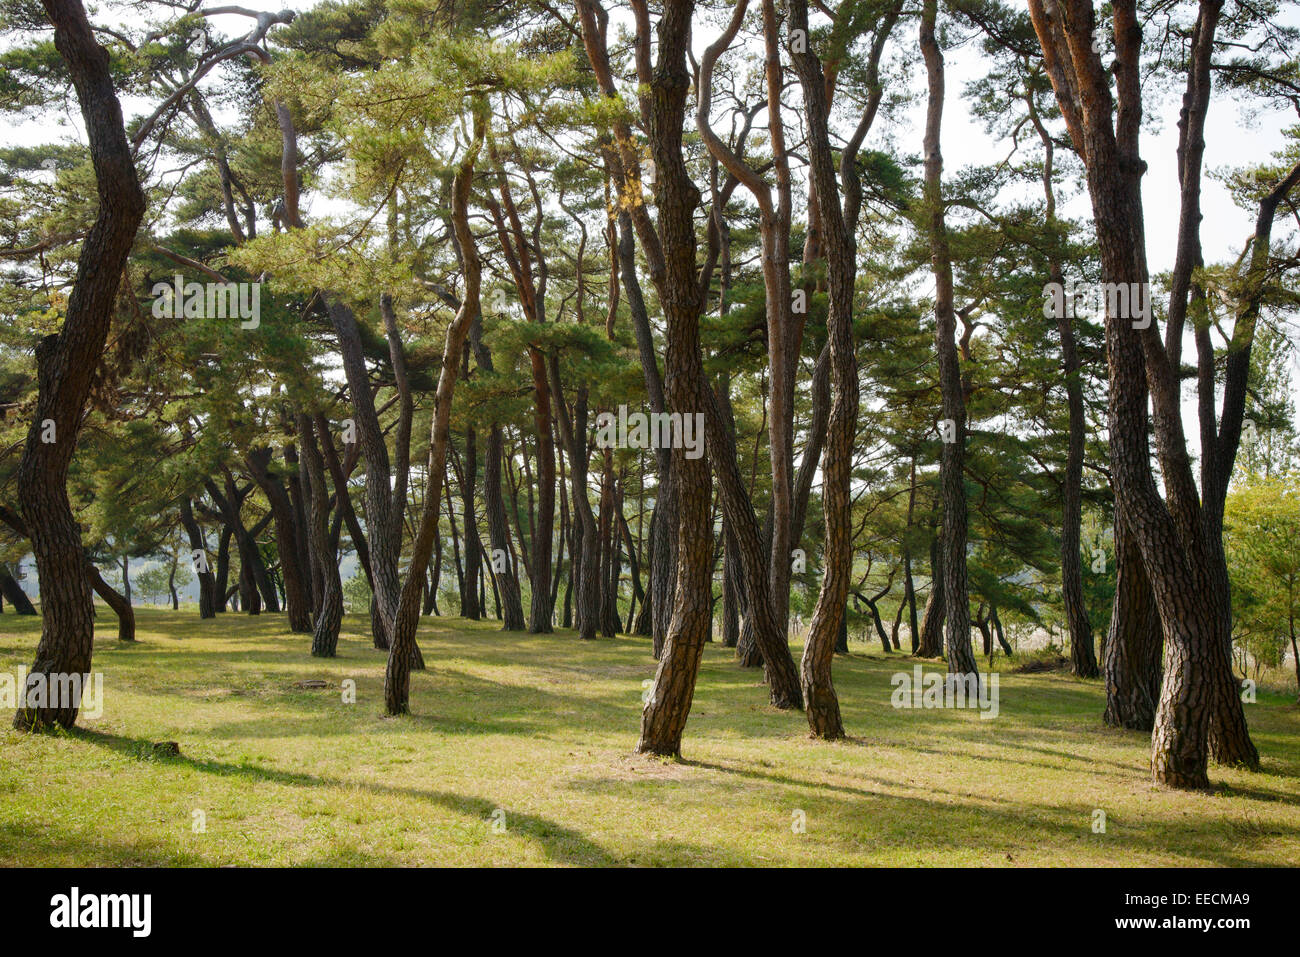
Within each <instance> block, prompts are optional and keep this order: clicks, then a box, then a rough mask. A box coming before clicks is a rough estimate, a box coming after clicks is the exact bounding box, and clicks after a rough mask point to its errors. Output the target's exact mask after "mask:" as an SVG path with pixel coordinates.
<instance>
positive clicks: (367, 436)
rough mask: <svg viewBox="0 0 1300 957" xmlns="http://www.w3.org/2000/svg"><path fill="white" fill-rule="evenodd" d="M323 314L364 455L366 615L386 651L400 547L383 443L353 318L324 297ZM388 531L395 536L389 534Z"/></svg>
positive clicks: (377, 642)
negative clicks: (369, 597) (372, 610)
mask: <svg viewBox="0 0 1300 957" xmlns="http://www.w3.org/2000/svg"><path fill="white" fill-rule="evenodd" d="M328 312H329V317H330V321H331V323H332V324H333V326H334V332H335V335H336V336H337V337H338V342H339V354H340V356H341V357H342V360H343V372H344V375H345V376H346V377H347V382H348V394H349V395H350V396H351V398H352V410H351V411H352V419H353V423H354V425H355V426H356V435H357V440H358V442H359V443H360V445H361V452H362V454H363V455H364V456H365V459H366V494H365V504H366V509H365V514H366V532H367V539H368V545H369V549H370V571H371V587H372V589H373V594H374V604H375V606H376V614H374V615H372V616H371V632H372V637H373V639H374V645H375V647H376V648H379V649H387V648H388V647H389V644H390V635H391V630H392V622H393V616H394V614H395V613H396V609H397V596H398V592H399V590H400V588H401V582H400V580H399V578H398V572H397V560H398V555H399V554H400V551H401V540H400V537H399V536H400V534H401V518H400V516H399V517H398V521H397V523H396V526H394V523H393V521H392V514H391V512H392V484H391V483H392V470H391V467H390V460H389V457H388V443H387V441H386V440H385V439H384V433H383V429H382V427H381V426H380V424H379V415H378V413H377V411H376V410H375V403H374V396H373V395H372V394H371V391H370V376H369V374H368V373H367V371H366V363H365V354H364V352H363V351H362V346H361V333H360V331H359V330H358V329H357V321H356V316H355V315H354V314H353V312H352V310H351V309H350V308H349V307H348V306H346V305H345V304H343V303H342V302H339V301H337V300H334V301H329V304H328ZM394 531H396V533H397V536H395V535H394V534H393V533H394ZM395 537H396V538H397V540H396V541H394V538H395Z"/></svg>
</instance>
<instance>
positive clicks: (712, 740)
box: [0, 609, 1300, 866]
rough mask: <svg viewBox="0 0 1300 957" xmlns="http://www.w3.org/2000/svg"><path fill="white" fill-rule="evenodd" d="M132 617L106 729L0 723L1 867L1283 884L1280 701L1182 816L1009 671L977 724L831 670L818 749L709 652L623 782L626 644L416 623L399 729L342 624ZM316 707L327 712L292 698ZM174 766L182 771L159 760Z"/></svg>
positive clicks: (1287, 794) (1127, 741) (358, 635)
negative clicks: (133, 628) (347, 687)
mask: <svg viewBox="0 0 1300 957" xmlns="http://www.w3.org/2000/svg"><path fill="white" fill-rule="evenodd" d="M137 614H138V622H139V639H140V640H139V642H138V643H137V644H135V645H123V644H120V643H119V642H118V641H117V640H116V637H115V634H116V621H115V619H114V618H113V617H112V616H111V615H110V614H108V613H107V612H106V611H104V610H102V609H101V612H100V615H99V619H98V622H99V626H100V627H99V629H97V636H96V642H95V665H94V667H95V669H96V670H97V671H100V672H102V674H103V714H102V716H100V717H99V718H97V719H95V720H84V721H83V722H82V725H83V726H84V730H78V731H76V732H74V733H72V734H60V735H35V736H29V735H21V734H17V733H15V732H14V731H13V730H11V729H10V721H11V720H12V712H11V711H10V710H9V709H8V708H0V722H3V725H2V726H0V864H3V865H76V866H87V865H223V864H241V865H242V864H250V865H296V864H306V865H397V864H439V865H489V864H495V865H551V864H578V865H704V864H708V865H740V864H751V865H904V866H906V865H1002V866H1041V865H1058V864H1061V865H1064V864H1069V865H1092V866H1105V865H1119V866H1127V865H1165V866H1195V865H1234V866H1235V865H1256V864H1271V865H1293V864H1295V863H1296V861H1298V860H1300V709H1297V707H1296V703H1295V701H1294V699H1293V698H1292V697H1289V696H1287V697H1284V696H1282V695H1277V694H1268V693H1262V694H1261V695H1260V697H1259V700H1258V702H1257V703H1254V704H1250V705H1247V715H1248V718H1249V720H1250V726H1251V732H1252V734H1253V736H1254V740H1255V743H1256V745H1257V746H1258V748H1259V751H1260V754H1261V756H1262V758H1263V771H1262V772H1261V773H1257V774H1252V773H1246V772H1241V771H1236V770H1231V769H1225V768H1213V769H1212V771H1211V778H1212V780H1213V781H1214V783H1215V789H1214V790H1213V791H1212V792H1209V793H1180V792H1173V791H1167V790H1162V789H1159V788H1156V787H1154V786H1152V784H1151V783H1150V778H1149V773H1148V757H1149V736H1148V735H1145V734H1140V733H1136V732H1128V731H1119V730H1114V729H1110V728H1106V727H1104V726H1103V725H1102V724H1101V720H1100V714H1101V709H1102V698H1103V691H1102V687H1101V684H1100V682H1097V681H1086V682H1085V681H1080V680H1077V679H1074V678H1072V677H1070V676H1068V675H1064V674H1059V673H1039V674H1012V673H1009V672H1008V673H1003V674H1002V675H1001V676H1000V682H999V713H998V716H997V717H996V718H995V719H992V720H984V719H981V717H980V715H979V713H978V711H975V710H966V711H959V710H954V709H940V710H925V709H895V708H893V707H891V704H890V699H891V694H892V692H893V688H892V686H891V680H890V679H891V675H893V674H895V673H897V672H908V673H911V671H912V668H913V666H914V664H915V663H916V662H914V661H913V660H912V659H910V658H906V657H903V656H900V655H890V656H886V655H885V654H884V653H883V652H882V651H881V650H880V649H879V648H871V649H868V648H867V647H866V646H860V645H859V646H854V653H853V654H852V655H850V656H848V657H837V658H836V662H835V683H836V687H837V690H838V692H839V697H840V702H841V706H842V707H843V711H844V724H845V726H846V728H847V729H848V731H849V733H850V735H851V736H852V737H851V738H850V739H849V740H848V741H843V742H839V743H834V744H827V743H824V742H817V741H813V740H810V739H809V738H808V736H807V725H806V723H805V720H804V717H803V715H802V714H801V713H799V712H794V713H785V712H780V711H777V710H775V709H773V708H771V707H770V706H769V705H768V704H767V695H766V693H765V690H764V688H763V686H762V680H761V674H760V673H759V672H757V671H752V670H744V669H741V668H739V667H738V666H737V665H736V664H735V663H734V661H733V658H732V652H731V651H730V650H729V649H725V648H722V647H719V646H717V645H710V646H709V647H708V649H707V650H706V652H705V655H704V663H703V666H702V669H701V673H700V680H699V684H698V687H697V690H696V695H695V705H694V707H693V708H692V711H691V717H690V721H689V723H688V724H687V727H686V736H685V740H684V744H683V754H684V760H683V761H681V762H672V761H664V760H658V759H651V758H645V757H638V756H635V755H633V754H632V749H633V747H634V746H635V744H636V739H637V731H638V727H639V719H640V707H641V694H642V682H643V681H644V680H645V679H647V678H650V677H652V676H653V674H654V662H653V661H652V660H651V658H650V653H649V645H648V642H647V641H646V640H644V639H633V638H618V639H613V640H601V641H597V642H594V643H590V644H583V643H580V642H578V641H577V640H576V638H575V637H574V635H573V634H572V633H570V632H557V633H556V634H554V635H547V636H537V635H515V634H505V633H501V632H499V631H498V630H497V624H496V623H495V622H484V623H475V622H466V621H462V620H460V619H450V618H447V619H425V620H424V621H423V623H422V626H421V631H420V642H421V646H422V648H423V650H424V654H425V658H426V661H427V662H428V664H429V670H428V671H426V672H423V673H417V674H415V675H413V676H412V687H411V707H412V710H413V714H411V715H410V716H407V717H403V718H399V719H391V718H385V717H384V716H383V714H382V712H383V678H384V655H383V653H381V652H378V651H376V650H374V649H373V648H372V647H371V643H370V640H369V638H368V623H367V621H365V620H363V619H362V618H361V617H358V616H349V617H348V618H346V619H345V621H344V634H343V637H342V640H341V641H340V645H339V657H338V658H336V659H333V660H321V659H313V658H311V657H310V655H309V654H308V645H309V643H310V636H303V635H290V634H288V633H287V632H286V631H284V618H283V616H263V617H259V618H250V617H246V616H241V615H238V614H225V615H222V616H221V617H219V618H218V619H216V620H215V621H207V622H200V621H199V620H198V619H197V615H196V613H195V612H194V611H193V610H188V611H187V610H185V609H182V610H181V611H180V612H171V611H161V610H153V609H139V610H138V611H137ZM39 626H40V622H39V619H35V618H25V619H23V618H18V617H16V616H13V615H11V614H5V615H4V616H3V618H2V619H0V675H4V674H9V675H12V674H15V673H16V672H17V671H18V669H19V668H25V667H29V666H30V665H31V661H32V652H33V649H34V646H35V643H36V638H37V636H38V633H39ZM798 654H799V649H798V648H796V649H795V655H796V659H797V657H798ZM934 667H935V665H934V663H929V664H928V665H927V668H934ZM981 667H983V665H981ZM349 678H350V679H353V680H354V681H355V683H356V702H355V703H354V704H349V703H345V702H344V700H343V699H344V692H343V690H342V687H343V682H344V681H345V680H346V679H349ZM310 679H323V680H324V681H325V682H327V683H328V685H329V686H328V687H327V688H325V689H319V690H316V689H299V688H295V687H294V685H295V683H296V682H300V681H304V680H310ZM167 741H175V742H177V743H178V744H179V746H180V754H179V756H164V755H159V754H157V753H155V751H154V748H153V745H154V743H156V742H167ZM1098 811H1102V812H1104V814H1105V832H1104V833H1096V832H1094V822H1095V821H1099V820H1100V818H1099V817H1098V815H1097V813H1096V812H1098ZM801 822H802V825H803V827H802V829H801V828H800V827H799V826H798V825H799V824H800V823H801ZM199 825H203V826H202V827H200V826H199Z"/></svg>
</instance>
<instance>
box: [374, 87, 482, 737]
mask: <svg viewBox="0 0 1300 957" xmlns="http://www.w3.org/2000/svg"><path fill="white" fill-rule="evenodd" d="M483 136H484V133H483V130H482V127H481V121H480V114H479V112H478V111H477V110H476V111H475V130H474V143H473V145H472V146H471V147H470V149H469V151H468V152H467V154H466V156H465V159H464V160H463V161H462V163H461V165H460V167H459V168H458V169H457V171H456V175H455V178H454V179H453V182H452V224H453V228H454V230H455V234H456V242H457V244H458V246H459V251H460V257H461V263H462V269H463V272H464V276H465V297H464V300H463V302H462V303H461V308H460V309H459V310H457V312H456V316H455V318H454V319H453V320H452V322H451V324H450V325H449V326H448V327H447V338H446V342H445V343H444V345H443V351H442V368H441V371H440V372H439V375H438V388H437V391H436V393H435V396H434V400H435V404H434V412H433V421H432V422H431V423H430V428H429V459H428V465H427V469H426V475H427V476H428V487H427V488H426V489H425V495H424V509H423V511H422V512H421V515H420V524H419V530H418V531H417V533H416V536H415V542H414V544H413V545H412V548H411V565H410V567H411V572H410V574H409V575H408V576H407V579H406V583H405V584H404V585H403V586H402V592H401V597H400V601H399V603H398V606H397V617H396V619H395V622H394V628H393V641H392V645H391V647H390V648H389V651H388V666H387V668H386V669H385V672H384V707H385V710H386V711H387V712H388V713H389V714H392V715H396V714H405V713H407V712H408V711H410V692H411V667H412V662H413V661H415V660H417V656H418V655H419V647H418V646H417V645H416V641H415V633H416V629H417V628H418V626H419V623H420V598H421V597H422V596H421V592H422V590H423V587H424V580H425V579H424V569H426V568H427V567H428V565H429V559H430V557H431V556H432V552H433V538H434V532H435V531H436V529H437V525H438V499H439V497H440V495H441V491H442V490H441V489H440V488H439V485H440V484H441V483H442V481H443V478H444V476H445V474H446V469H447V446H448V444H449V441H450V422H451V399H452V394H453V391H454V390H455V387H456V372H457V368H458V365H459V363H458V360H459V358H460V355H461V350H462V349H463V348H464V346H465V339H466V338H467V337H468V335H469V326H470V322H471V321H472V320H473V318H474V316H475V315H477V314H478V312H479V309H480V303H479V288H480V282H481V274H482V273H481V270H482V267H481V264H480V263H479V255H478V249H477V247H476V245H475V242H474V234H473V233H472V232H471V231H470V227H469V197H470V186H471V181H472V180H473V175H474V163H475V160H476V159H477V157H478V152H479V149H480V147H481V145H482V142H483Z"/></svg>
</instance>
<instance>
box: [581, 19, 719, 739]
mask: <svg viewBox="0 0 1300 957" xmlns="http://www.w3.org/2000/svg"><path fill="white" fill-rule="evenodd" d="M583 6H584V7H585V6H589V5H588V4H585V3H584V4H583ZM634 9H635V12H636V16H637V43H638V44H639V45H640V46H642V47H645V48H648V45H649V43H650V36H649V14H648V12H647V9H646V6H645V3H644V0H634ZM693 9H694V3H693V2H691V0H666V2H665V3H664V5H663V12H662V14H661V16H660V19H659V25H658V32H657V36H658V41H659V42H658V60H657V63H656V65H655V67H654V72H653V76H652V77H650V78H649V80H650V83H649V92H648V93H647V97H648V99H649V101H650V102H649V104H648V108H647V120H648V123H647V128H648V129H647V132H648V134H649V140H650V150H651V154H652V156H653V159H654V162H655V166H656V168H657V170H658V173H659V175H658V180H657V182H656V201H657V206H658V213H659V215H658V222H657V226H658V238H659V239H660V240H661V242H662V247H661V248H662V255H663V266H664V269H663V273H662V276H661V277H660V278H659V279H658V282H657V285H658V289H659V301H660V303H661V305H662V307H663V311H664V318H665V321H666V325H667V351H666V356H665V370H666V376H665V399H666V403H667V406H668V408H669V409H670V410H671V411H673V412H679V413H681V414H682V415H683V416H685V415H694V414H697V413H699V412H701V411H702V407H703V405H704V403H705V395H704V393H705V389H704V369H703V362H702V359H701V354H700V339H699V320H700V313H701V312H702V311H703V308H704V296H703V291H702V290H701V289H700V288H699V285H698V283H697V280H696V276H695V250H696V236H695V222H694V214H695V209H696V207H697V205H698V204H699V191H698V190H697V189H696V188H695V186H694V184H693V183H692V182H691V178H690V174H689V172H688V170H687V168H686V163H685V158H684V155H683V150H682V128H683V125H684V120H685V113H686V98H687V95H688V94H689V92H690V88H691V77H690V73H689V72H688V70H687V67H686V50H687V46H688V45H689V40H690V33H691V13H692V11H693ZM583 27H584V34H586V33H588V29H587V27H588V24H587V21H586V19H585V17H584V22H583ZM638 188H639V187H638ZM671 474H672V486H673V490H674V494H675V496H676V513H677V556H676V558H677V580H676V587H675V592H674V599H673V606H672V617H671V619H670V621H669V624H668V634H667V637H666V640H665V642H664V647H663V654H662V656H661V658H660V660H659V667H658V669H657V671H656V673H655V681H654V686H653V688H652V689H651V692H650V694H649V696H648V698H647V700H646V704H645V707H644V709H643V710H642V713H641V737H640V740H639V741H638V742H637V748H636V749H637V751H639V752H643V753H650V754H658V755H668V756H676V755H680V753H681V746H682V732H683V730H684V728H685V726H686V718H687V716H688V714H689V713H690V708H691V701H692V699H693V697H694V693H695V680H696V677H697V675H698V673H699V664H700V657H701V655H702V654H703V652H704V643H705V640H706V638H707V637H708V632H709V629H710V627H711V623H712V595H711V589H710V587H709V580H710V577H711V575H712V570H713V561H712V551H713V529H712V527H711V525H710V511H711V498H712V488H711V485H710V482H709V463H708V460H707V459H706V458H705V457H703V456H701V457H699V458H695V459H688V458H687V457H686V452H685V450H684V449H681V448H674V449H673V452H672V457H671Z"/></svg>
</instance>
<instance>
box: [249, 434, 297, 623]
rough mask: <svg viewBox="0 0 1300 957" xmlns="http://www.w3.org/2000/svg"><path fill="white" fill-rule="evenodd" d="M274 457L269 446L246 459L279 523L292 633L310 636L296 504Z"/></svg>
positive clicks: (278, 539)
mask: <svg viewBox="0 0 1300 957" xmlns="http://www.w3.org/2000/svg"><path fill="white" fill-rule="evenodd" d="M271 460H272V454H271V449H270V447H268V446H262V447H261V448H256V449H253V450H251V451H250V452H249V453H248V455H247V456H246V457H245V462H246V464H247V467H248V472H249V475H251V476H252V478H253V481H254V482H256V483H257V486H258V488H260V489H261V490H262V494H263V495H265V496H266V499H267V501H268V502H269V503H270V505H271V514H272V516H274V520H275V540H276V547H277V551H278V552H279V555H280V575H281V578H282V579H283V581H284V603H285V608H286V610H287V611H288V614H289V630H290V631H294V632H298V633H300V634H310V633H311V630H312V620H311V595H310V593H309V592H308V590H307V584H306V580H305V576H306V570H305V569H304V568H303V567H302V566H301V565H300V564H299V561H298V557H299V551H298V527H297V523H296V522H295V520H294V510H293V503H292V501H291V500H290V498H289V494H288V492H286V491H285V488H284V485H283V483H282V482H281V481H280V478H279V476H278V475H275V474H273V473H272V472H271V470H270V466H271Z"/></svg>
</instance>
